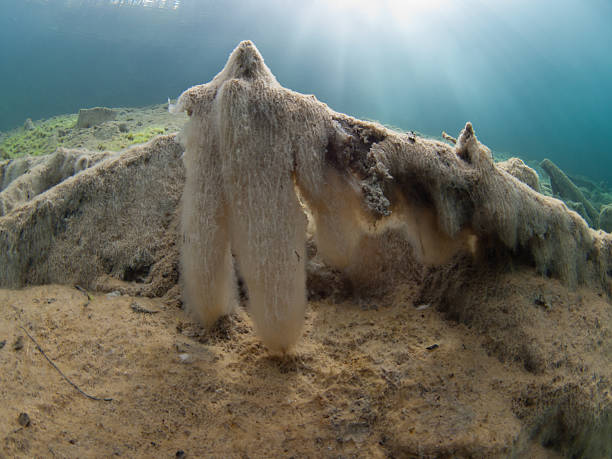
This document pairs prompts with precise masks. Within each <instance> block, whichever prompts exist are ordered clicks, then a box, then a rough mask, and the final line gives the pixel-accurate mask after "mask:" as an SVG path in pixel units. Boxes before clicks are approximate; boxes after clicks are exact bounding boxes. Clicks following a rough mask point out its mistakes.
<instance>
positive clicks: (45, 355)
mask: <svg viewBox="0 0 612 459" xmlns="http://www.w3.org/2000/svg"><path fill="white" fill-rule="evenodd" d="M19 328H21V329H22V330H23V331H24V332H25V334H26V335H28V338H30V339H31V340H32V342H33V343H34V345H35V346H36V349H38V351H39V352H40V353H41V354H42V355H43V357H44V358H45V359H47V362H49V363H50V364H51V366H52V367H53V368H55V369H56V370H57V372H58V373H59V374H60V375H62V377H63V378H64V379H65V380H66V381H68V383H70V385H71V386H72V387H74V388H75V389H76V390H78V391H79V392H80V393H81V394H83V395H84V396H85V397H87V398H89V399H91V400H98V401H105V402H110V401H112V400H113V399H112V398H109V397H104V398H103V397H94V396H93V395H89V394H88V393H86V392H84V391H83V390H81V388H80V387H79V386H77V385H76V384H75V383H73V382H72V381H70V379H68V377H67V376H66V375H65V374H64V373H62V370H60V369H59V368H58V367H57V365H56V364H55V363H53V360H51V359H50V358H49V357H47V354H45V351H43V349H42V347H40V345H39V344H38V343H37V342H36V340H35V339H34V338H32V335H30V334H29V333H28V331H27V330H26V329H25V328H23V327H22V326H19Z"/></svg>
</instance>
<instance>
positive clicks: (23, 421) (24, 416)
mask: <svg viewBox="0 0 612 459" xmlns="http://www.w3.org/2000/svg"><path fill="white" fill-rule="evenodd" d="M17 422H18V423H19V425H21V426H23V427H28V426H29V425H30V416H28V413H19V417H18V418H17Z"/></svg>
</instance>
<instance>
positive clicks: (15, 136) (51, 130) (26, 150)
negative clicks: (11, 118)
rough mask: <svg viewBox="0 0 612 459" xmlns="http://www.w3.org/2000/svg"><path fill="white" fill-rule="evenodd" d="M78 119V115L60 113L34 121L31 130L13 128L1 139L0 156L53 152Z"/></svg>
mask: <svg viewBox="0 0 612 459" xmlns="http://www.w3.org/2000/svg"><path fill="white" fill-rule="evenodd" d="M76 119H77V115H59V116H54V117H53V118H49V119H46V120H41V121H36V122H34V123H32V125H33V129H30V130H27V129H25V128H24V127H20V128H17V129H13V130H12V131H9V132H7V133H6V135H5V136H4V138H2V140H1V141H0V157H1V158H3V159H11V158H17V157H19V156H24V155H32V156H40V155H45V154H48V153H53V152H54V151H55V149H56V148H57V147H59V146H62V145H63V143H64V137H65V136H66V135H67V134H68V132H69V131H70V130H71V129H72V128H73V127H74V125H75V123H76Z"/></svg>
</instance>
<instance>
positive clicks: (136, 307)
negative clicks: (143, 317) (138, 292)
mask: <svg viewBox="0 0 612 459" xmlns="http://www.w3.org/2000/svg"><path fill="white" fill-rule="evenodd" d="M130 307H131V308H132V310H133V311H134V312H141V313H143V314H157V313H158V312H159V311H153V310H151V309H146V308H143V307H142V306H140V305H139V304H138V303H136V302H135V301H134V302H133V303H132V304H131V305H130Z"/></svg>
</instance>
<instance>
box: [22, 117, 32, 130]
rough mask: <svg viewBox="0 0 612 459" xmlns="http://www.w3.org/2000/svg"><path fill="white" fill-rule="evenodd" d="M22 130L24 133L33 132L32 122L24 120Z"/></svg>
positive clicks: (29, 119)
mask: <svg viewBox="0 0 612 459" xmlns="http://www.w3.org/2000/svg"><path fill="white" fill-rule="evenodd" d="M23 128H24V129H25V130H26V131H33V130H34V123H33V122H32V119H31V118H28V119H27V120H25V123H23Z"/></svg>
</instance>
